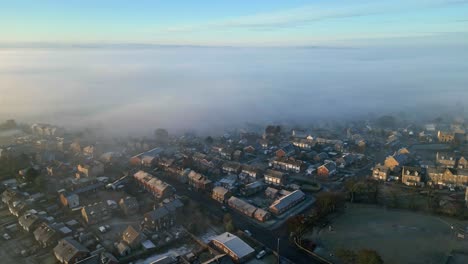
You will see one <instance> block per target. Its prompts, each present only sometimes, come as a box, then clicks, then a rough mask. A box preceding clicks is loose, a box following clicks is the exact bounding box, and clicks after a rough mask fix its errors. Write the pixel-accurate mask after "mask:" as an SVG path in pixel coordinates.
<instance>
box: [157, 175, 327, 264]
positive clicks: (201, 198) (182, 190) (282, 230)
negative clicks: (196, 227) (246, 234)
mask: <svg viewBox="0 0 468 264" xmlns="http://www.w3.org/2000/svg"><path fill="white" fill-rule="evenodd" d="M161 178H163V179H164V180H165V181H166V182H167V183H169V184H171V185H172V186H174V187H175V188H176V190H177V194H179V195H184V196H187V197H189V198H190V199H193V200H195V201H197V202H199V203H200V204H202V205H204V207H205V208H206V209H207V210H208V211H209V212H210V214H212V215H214V216H217V217H219V218H221V219H222V218H223V216H224V214H225V213H226V212H224V211H223V210H222V209H221V206H222V205H221V204H220V203H218V202H216V201H215V200H213V199H211V198H210V197H209V196H208V195H207V194H204V193H202V192H197V191H189V190H188V185H186V184H183V183H180V182H178V181H177V180H174V179H173V178H170V177H164V176H163V177H161ZM229 213H230V214H231V215H232V219H233V222H234V225H235V226H236V227H237V228H239V229H240V230H249V231H250V232H251V233H252V235H253V237H254V238H255V239H256V240H258V241H259V242H261V243H263V244H264V245H265V246H267V247H268V248H270V249H273V250H276V246H277V239H278V238H280V255H281V256H282V257H284V258H287V259H289V260H291V261H293V262H294V263H298V264H300V263H311V264H314V263H321V262H320V261H319V260H316V259H314V258H312V257H311V256H309V255H308V254H307V253H305V252H303V251H301V250H300V249H298V248H297V247H296V246H295V245H294V244H293V243H292V242H290V241H289V234H288V231H287V225H283V226H281V227H279V228H277V229H275V230H273V231H271V230H266V229H263V228H262V227H260V226H258V225H256V224H254V223H252V222H251V220H249V219H247V218H246V216H244V215H241V214H240V213H238V212H237V211H235V210H231V209H229Z"/></svg>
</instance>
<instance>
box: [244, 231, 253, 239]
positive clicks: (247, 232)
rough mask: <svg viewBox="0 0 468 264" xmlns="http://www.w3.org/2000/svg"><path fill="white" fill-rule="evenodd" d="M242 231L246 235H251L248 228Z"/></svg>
mask: <svg viewBox="0 0 468 264" xmlns="http://www.w3.org/2000/svg"><path fill="white" fill-rule="evenodd" d="M244 233H245V234H246V235H248V236H249V237H251V236H252V233H250V231H249V230H244Z"/></svg>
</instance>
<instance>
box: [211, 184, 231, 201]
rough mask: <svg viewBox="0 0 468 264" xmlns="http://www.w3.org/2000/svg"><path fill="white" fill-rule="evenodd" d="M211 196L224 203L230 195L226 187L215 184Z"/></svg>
mask: <svg viewBox="0 0 468 264" xmlns="http://www.w3.org/2000/svg"><path fill="white" fill-rule="evenodd" d="M211 197H212V198H213V199H214V200H216V201H218V202H220V203H224V202H225V201H227V199H229V197H231V193H230V192H229V190H228V189H226V188H224V187H221V186H217V187H214V188H213V193H212V195H211Z"/></svg>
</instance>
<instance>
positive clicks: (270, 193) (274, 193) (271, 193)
mask: <svg viewBox="0 0 468 264" xmlns="http://www.w3.org/2000/svg"><path fill="white" fill-rule="evenodd" d="M278 195H279V190H278V189H275V188H272V187H268V188H266V190H265V196H266V197H268V198H270V199H276V198H277V197H278Z"/></svg>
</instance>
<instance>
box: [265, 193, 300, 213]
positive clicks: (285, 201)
mask: <svg viewBox="0 0 468 264" xmlns="http://www.w3.org/2000/svg"><path fill="white" fill-rule="evenodd" d="M304 197H305V194H304V193H303V192H302V191H301V190H296V191H294V192H292V193H290V194H288V195H286V196H283V197H281V198H280V199H278V200H276V201H274V202H273V203H272V204H271V206H270V208H275V209H276V210H278V211H281V210H282V209H283V208H286V207H288V206H289V205H290V204H291V203H294V202H296V201H298V200H300V199H303V198H304Z"/></svg>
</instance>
